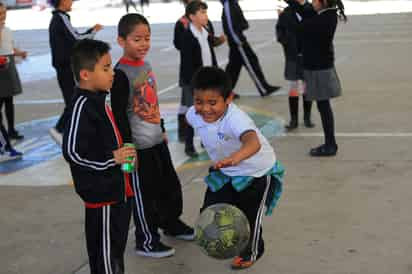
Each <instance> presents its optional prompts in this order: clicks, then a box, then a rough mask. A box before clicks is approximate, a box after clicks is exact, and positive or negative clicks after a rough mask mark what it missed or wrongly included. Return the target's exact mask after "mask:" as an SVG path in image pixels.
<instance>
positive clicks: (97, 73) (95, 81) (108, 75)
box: [80, 53, 114, 91]
mask: <svg viewBox="0 0 412 274" xmlns="http://www.w3.org/2000/svg"><path fill="white" fill-rule="evenodd" d="M113 77H114V72H113V68H112V57H111V56H110V53H106V54H105V55H103V56H102V57H101V58H100V59H99V61H98V62H97V63H96V65H95V66H94V71H89V70H86V69H83V70H81V71H80V81H81V83H84V84H85V87H87V88H88V89H90V90H93V91H109V90H110V89H111V88H112V84H113Z"/></svg>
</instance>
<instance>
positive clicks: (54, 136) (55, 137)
mask: <svg viewBox="0 0 412 274" xmlns="http://www.w3.org/2000/svg"><path fill="white" fill-rule="evenodd" d="M49 134H50V136H51V137H52V139H53V140H54V141H55V142H56V144H58V145H59V146H60V147H61V146H62V144H63V134H61V133H60V132H58V131H57V129H56V128H55V127H52V128H51V129H49Z"/></svg>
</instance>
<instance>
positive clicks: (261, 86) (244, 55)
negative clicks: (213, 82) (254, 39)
mask: <svg viewBox="0 0 412 274" xmlns="http://www.w3.org/2000/svg"><path fill="white" fill-rule="evenodd" d="M242 66H245V67H246V69H247V71H248V72H249V75H250V77H251V78H252V80H253V82H254V83H255V85H256V87H257V89H258V91H259V93H260V95H263V94H265V93H267V88H268V86H269V84H268V83H267V81H266V78H265V76H264V74H263V71H262V68H261V67H260V64H259V59H258V57H257V56H256V54H255V52H254V51H253V49H252V48H251V47H250V45H249V43H248V42H247V41H245V42H244V43H243V44H242V45H241V46H238V45H236V44H235V43H233V42H230V43H229V63H228V64H227V66H226V72H227V73H228V74H229V76H230V78H231V80H232V88H233V89H234V88H235V86H236V83H237V81H238V80H239V74H240V70H241V69H242Z"/></svg>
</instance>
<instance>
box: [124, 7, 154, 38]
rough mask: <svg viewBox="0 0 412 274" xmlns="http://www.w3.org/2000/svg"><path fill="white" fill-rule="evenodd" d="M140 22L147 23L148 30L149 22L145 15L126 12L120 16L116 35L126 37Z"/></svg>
mask: <svg viewBox="0 0 412 274" xmlns="http://www.w3.org/2000/svg"><path fill="white" fill-rule="evenodd" d="M140 24H143V25H147V26H148V27H149V31H150V24H149V21H147V19H146V17H144V16H143V15H141V14H138V13H129V14H126V15H124V16H123V17H122V18H120V21H119V24H118V25H117V35H118V36H119V37H122V38H124V39H126V38H127V36H128V35H129V34H130V33H131V32H132V31H133V29H134V27H135V26H137V25H140Z"/></svg>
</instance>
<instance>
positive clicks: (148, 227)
mask: <svg viewBox="0 0 412 274" xmlns="http://www.w3.org/2000/svg"><path fill="white" fill-rule="evenodd" d="M137 155H138V160H139V165H138V171H137V173H133V175H132V182H133V190H134V192H135V194H136V195H135V202H134V203H133V217H134V218H133V219H134V223H135V225H136V230H135V236H136V247H137V248H139V249H143V250H145V251H150V250H151V249H152V244H153V243H156V242H158V241H159V240H160V235H159V232H158V228H163V229H168V228H169V227H173V226H174V225H175V224H176V222H177V220H178V219H179V217H180V215H181V214H182V211H183V200H182V187H181V185H180V180H179V178H178V177H177V173H176V170H175V168H174V166H173V163H172V159H171V157H170V152H169V148H168V147H167V144H166V143H161V144H159V145H156V146H154V147H151V148H148V149H141V150H138V152H137Z"/></svg>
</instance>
